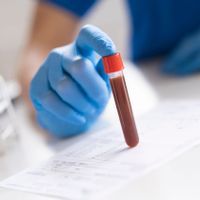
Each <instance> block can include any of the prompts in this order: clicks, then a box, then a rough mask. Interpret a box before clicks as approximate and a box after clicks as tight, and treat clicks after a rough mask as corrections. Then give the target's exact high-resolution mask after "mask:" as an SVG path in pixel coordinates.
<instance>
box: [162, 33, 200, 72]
mask: <svg viewBox="0 0 200 200" xmlns="http://www.w3.org/2000/svg"><path fill="white" fill-rule="evenodd" d="M162 71H163V72H164V73H167V74H172V75H180V76H184V75H189V74H193V73H196V72H200V31H198V32H196V33H195V34H193V35H191V36H189V37H188V38H186V39H185V40H183V41H182V42H181V43H180V45H179V46H178V47H177V48H176V49H175V50H174V51H173V52H172V53H171V54H170V55H169V57H168V58H167V59H166V61H165V62H164V64H163V66H162Z"/></svg>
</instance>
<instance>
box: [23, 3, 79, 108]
mask: <svg viewBox="0 0 200 200" xmlns="http://www.w3.org/2000/svg"><path fill="white" fill-rule="evenodd" d="M79 21H80V20H79V19H78V17H76V16H75V15H73V14H71V13H70V12H67V11H64V10H61V9H58V8H56V7H54V6H52V5H49V4H44V3H38V5H37V7H36V10H35V14H34V18H33V25H32V28H31V32H30V37H29V39H28V41H27V44H26V46H25V48H24V51H23V55H22V59H21V62H20V68H19V81H20V83H21V85H22V91H23V96H24V98H25V100H26V102H27V103H28V104H29V106H30V108H31V104H30V101H29V85H30V81H31V79H32V78H33V76H34V75H35V73H36V72H37V70H38V68H39V67H40V65H41V64H42V62H43V61H44V58H45V57H46V56H47V54H48V53H49V51H50V50H51V49H53V48H55V47H58V46H62V45H66V44H69V43H70V42H71V41H72V40H73V39H74V36H75V33H76V31H77V29H78V27H79Z"/></svg>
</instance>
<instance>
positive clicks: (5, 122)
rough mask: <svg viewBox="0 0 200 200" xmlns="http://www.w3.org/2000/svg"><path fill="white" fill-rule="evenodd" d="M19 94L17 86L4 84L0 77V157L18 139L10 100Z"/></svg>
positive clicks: (13, 83) (15, 84)
mask: <svg viewBox="0 0 200 200" xmlns="http://www.w3.org/2000/svg"><path fill="white" fill-rule="evenodd" d="M19 94H20V87H19V85H18V84H17V83H16V82H14V81H12V82H10V83H8V84H7V83H6V82H5V81H4V79H3V77H1V76H0V155H1V154H3V153H5V152H6V150H8V149H9V148H10V147H12V146H13V145H14V144H15V142H16V140H17V138H18V134H17V132H18V128H17V119H16V115H15V111H14V107H13V105H12V99H15V98H17V97H18V96H19Z"/></svg>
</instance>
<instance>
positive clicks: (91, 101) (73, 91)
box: [30, 25, 116, 137]
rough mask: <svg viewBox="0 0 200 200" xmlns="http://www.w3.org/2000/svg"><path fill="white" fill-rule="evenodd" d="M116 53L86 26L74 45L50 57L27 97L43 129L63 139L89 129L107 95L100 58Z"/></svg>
mask: <svg viewBox="0 0 200 200" xmlns="http://www.w3.org/2000/svg"><path fill="white" fill-rule="evenodd" d="M115 51H116V50H115V45H114V44H113V42H112V41H111V39H110V38H109V37H108V36H107V35H106V34H105V33H104V32H102V31H101V30H100V29H98V28H97V27H94V26H91V25H86V26H84V27H83V28H82V29H81V30H80V33H79V35H78V37H77V39H76V41H75V42H74V43H72V44H70V45H67V46H64V47H61V48H56V49H54V50H52V51H51V52H50V53H49V55H48V57H47V58H46V60H45V61H44V63H43V64H42V66H41V67H40V69H39V71H38V72H37V74H36V75H35V77H34V78H33V80H32V82H31V87H30V97H31V100H32V102H33V105H34V107H35V109H36V115H37V119H38V122H39V124H40V125H41V126H42V127H43V128H45V129H46V130H48V131H49V132H50V133H52V134H54V135H56V136H58V137H65V136H71V135H75V134H78V133H80V132H83V131H85V130H86V129H88V128H89V127H90V126H91V124H92V123H93V122H94V121H95V120H96V119H97V118H98V116H99V115H100V113H101V112H102V111H103V109H104V108H105V106H106V103H107V102H108V99H109V94H110V88H109V83H108V77H107V76H106V74H105V73H104V71H103V65H102V61H101V59H100V56H106V55H110V54H113V53H115ZM98 55H99V56H98Z"/></svg>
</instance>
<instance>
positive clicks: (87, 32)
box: [76, 25, 116, 57]
mask: <svg viewBox="0 0 200 200" xmlns="http://www.w3.org/2000/svg"><path fill="white" fill-rule="evenodd" d="M76 46H77V48H78V50H79V51H80V53H81V54H82V55H84V56H86V57H87V56H88V55H90V54H91V53H92V51H95V52H97V53H98V54H99V55H100V56H108V55H111V54H114V53H116V47H115V44H114V43H113V41H112V40H111V39H110V37H109V36H108V35H107V34H106V33H104V32H103V31H102V30H100V29H99V28H97V27H95V26H92V25H85V26H84V27H83V28H82V29H81V30H80V32H79V34H78V37H77V39H76Z"/></svg>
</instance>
